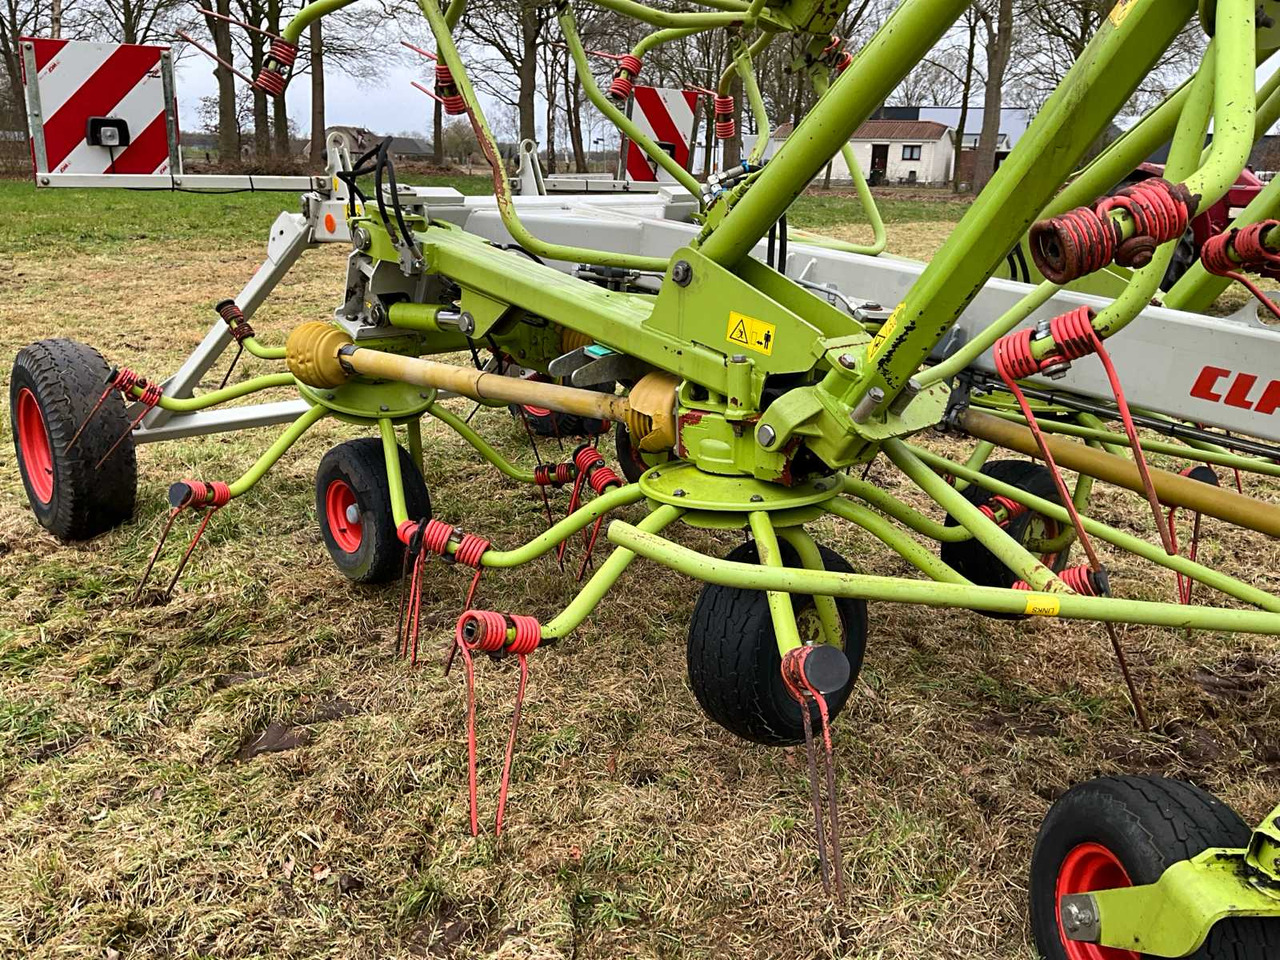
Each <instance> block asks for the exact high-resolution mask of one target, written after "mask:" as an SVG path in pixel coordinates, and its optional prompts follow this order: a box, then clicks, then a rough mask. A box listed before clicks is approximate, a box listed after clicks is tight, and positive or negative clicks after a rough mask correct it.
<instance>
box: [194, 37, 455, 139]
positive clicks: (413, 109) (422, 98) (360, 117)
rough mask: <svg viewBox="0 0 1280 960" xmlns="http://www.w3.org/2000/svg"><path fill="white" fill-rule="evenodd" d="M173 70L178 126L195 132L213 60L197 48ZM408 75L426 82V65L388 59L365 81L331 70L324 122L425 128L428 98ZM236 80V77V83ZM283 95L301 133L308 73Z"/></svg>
mask: <svg viewBox="0 0 1280 960" xmlns="http://www.w3.org/2000/svg"><path fill="white" fill-rule="evenodd" d="M175 73H176V74H177V77H176V81H177V85H178V113H179V116H180V118H181V123H182V129H183V130H189V131H191V132H193V133H195V132H198V131H199V130H200V120H199V116H198V113H197V109H198V107H199V104H200V98H201V97H207V96H211V95H213V94H216V93H217V92H218V85H217V82H216V81H215V80H214V78H213V61H212V60H210V59H208V58H207V57H205V56H204V55H203V54H199V53H197V54H195V55H194V56H187V57H183V58H182V59H181V60H179V61H178V63H177V64H176V65H175ZM411 80H417V81H418V82H419V83H421V84H423V86H425V87H428V88H430V87H431V82H430V79H429V73H428V71H427V70H425V69H424V70H418V71H415V70H412V69H410V68H409V67H408V66H401V65H398V64H394V63H393V64H392V66H390V67H389V68H388V69H387V70H386V71H385V73H384V76H383V78H382V79H381V80H378V81H375V82H374V83H371V84H365V83H363V82H357V81H355V80H352V79H351V78H350V77H348V76H347V75H346V74H343V73H339V72H337V71H331V72H329V73H328V75H327V76H326V77H325V97H324V99H325V121H326V122H327V123H328V124H329V125H330V126H338V125H346V124H351V125H355V126H361V127H368V128H369V129H370V130H372V131H374V132H375V133H399V132H401V131H403V130H417V131H418V132H420V133H426V132H429V131H430V130H431V109H432V101H431V98H430V97H428V96H427V95H426V94H425V93H422V92H421V91H420V90H415V89H414V88H413V87H411V86H409V81H411ZM241 82H242V81H240V80H237V81H236V83H237V84H239V83H241ZM285 97H286V98H287V99H288V101H289V117H290V119H292V120H293V122H294V123H296V124H297V125H298V129H299V130H300V131H302V133H303V134H304V135H306V134H308V133H309V132H310V126H311V77H310V76H309V75H303V76H300V77H298V78H297V82H296V83H291V84H289V88H288V90H287V92H286V93H285Z"/></svg>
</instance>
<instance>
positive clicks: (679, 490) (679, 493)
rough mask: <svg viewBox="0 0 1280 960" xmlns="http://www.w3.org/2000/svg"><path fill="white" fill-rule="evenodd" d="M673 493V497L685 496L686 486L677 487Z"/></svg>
mask: <svg viewBox="0 0 1280 960" xmlns="http://www.w3.org/2000/svg"><path fill="white" fill-rule="evenodd" d="M671 495H672V496H673V497H683V496H684V495H685V493H684V487H676V488H675V489H674V490H672V491H671Z"/></svg>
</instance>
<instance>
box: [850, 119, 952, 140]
mask: <svg viewBox="0 0 1280 960" xmlns="http://www.w3.org/2000/svg"><path fill="white" fill-rule="evenodd" d="M948 129H950V128H949V127H948V126H947V125H946V124H945V123H938V122H936V121H934V120H868V121H866V122H865V123H864V124H863V125H862V126H860V127H859V128H858V129H857V130H855V131H854V132H853V137H852V139H854V140H941V139H942V138H943V137H944V136H945V135H946V133H947V130H948Z"/></svg>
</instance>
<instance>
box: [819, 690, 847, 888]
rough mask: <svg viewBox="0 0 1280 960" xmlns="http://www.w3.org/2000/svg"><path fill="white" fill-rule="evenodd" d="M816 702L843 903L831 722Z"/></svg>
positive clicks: (833, 854) (822, 701)
mask: <svg viewBox="0 0 1280 960" xmlns="http://www.w3.org/2000/svg"><path fill="white" fill-rule="evenodd" d="M814 699H815V700H817V701H818V712H819V714H820V715H821V717H822V741H823V745H824V746H825V748H826V749H825V751H824V753H825V755H824V766H825V767H826V774H827V811H828V817H829V819H830V826H831V832H830V834H829V835H828V836H829V838H830V841H831V843H830V848H831V860H832V869H833V870H834V872H835V875H836V902H837V903H844V856H843V853H842V852H841V850H840V811H839V809H838V808H837V806H836V761H835V753H834V751H833V750H832V747H831V722H830V718H829V717H828V714H827V703H826V700H825V699H823V697H822V695H821V694H818V695H817V696H815V698H814Z"/></svg>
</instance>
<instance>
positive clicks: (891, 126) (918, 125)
mask: <svg viewBox="0 0 1280 960" xmlns="http://www.w3.org/2000/svg"><path fill="white" fill-rule="evenodd" d="M791 129H792V128H791V124H789V123H784V124H783V125H782V126H780V127H778V129H777V130H775V131H774V132H773V135H772V136H771V137H770V138H769V146H768V149H767V150H766V151H765V156H766V157H771V156H773V154H774V153H776V152H777V150H778V147H780V146H781V145H782V142H783V141H784V140H786V138H787V137H788V136H790V135H791ZM849 143H850V144H851V145H852V147H853V152H854V155H855V156H856V157H857V159H858V164H859V166H861V167H862V170H863V172H864V173H866V175H867V179H868V180H869V181H870V182H871V183H873V184H878V183H919V184H932V185H938V184H944V183H949V182H950V180H951V170H952V161H953V159H954V157H955V148H954V146H953V144H952V133H951V128H950V127H948V126H947V125H946V124H944V123H938V122H936V121H933V120H868V121H866V122H865V123H864V124H862V126H860V127H858V129H857V130H855V131H854V134H853V136H852V137H851V138H850V140H849ZM831 179H832V180H833V181H835V182H837V183H838V182H841V181H847V180H849V179H850V177H849V168H848V167H847V166H846V165H845V162H844V158H843V157H842V156H840V155H837V156H836V157H835V159H834V160H832V161H831Z"/></svg>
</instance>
